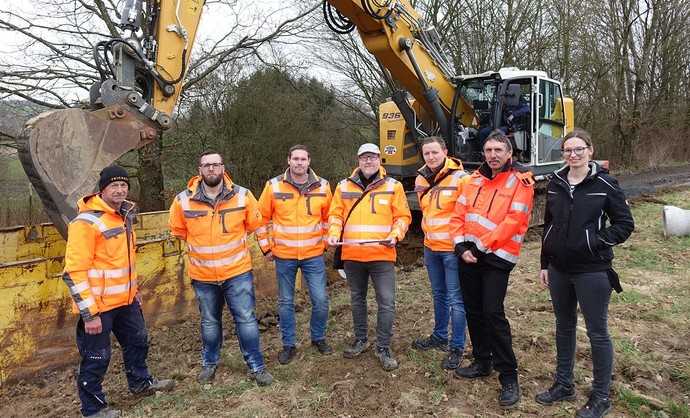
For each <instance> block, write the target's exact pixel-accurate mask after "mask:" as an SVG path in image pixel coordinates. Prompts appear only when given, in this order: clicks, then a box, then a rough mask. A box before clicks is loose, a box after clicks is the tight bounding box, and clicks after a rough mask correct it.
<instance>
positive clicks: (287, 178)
mask: <svg viewBox="0 0 690 418" xmlns="http://www.w3.org/2000/svg"><path fill="white" fill-rule="evenodd" d="M282 180H283V181H284V182H286V183H288V184H290V185H292V186H294V187H295V188H296V189H298V190H299V188H300V185H298V184H297V183H295V181H294V180H293V179H292V176H291V175H290V169H289V168H288V169H286V170H285V173H284V174H283V178H282ZM315 185H319V186H320V185H321V178H320V177H319V176H317V175H316V173H315V172H314V170H312V169H311V168H309V171H308V174H307V182H306V188H305V190H310V189H312V188H314V187H315Z"/></svg>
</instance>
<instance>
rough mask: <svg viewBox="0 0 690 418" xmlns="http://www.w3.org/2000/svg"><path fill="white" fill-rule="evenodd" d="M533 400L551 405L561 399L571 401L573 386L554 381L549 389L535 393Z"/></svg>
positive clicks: (573, 391) (573, 396)
mask: <svg viewBox="0 0 690 418" xmlns="http://www.w3.org/2000/svg"><path fill="white" fill-rule="evenodd" d="M534 400H535V401H537V403H540V404H542V405H553V404H554V403H556V402H561V401H573V400H575V388H574V387H572V386H565V385H562V384H560V383H554V384H553V385H552V386H551V387H550V388H549V390H547V391H545V392H542V393H539V394H537V396H535V397H534Z"/></svg>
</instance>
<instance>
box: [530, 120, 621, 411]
mask: <svg viewBox="0 0 690 418" xmlns="http://www.w3.org/2000/svg"><path fill="white" fill-rule="evenodd" d="M593 153H594V150H593V148H592V140H591V138H590V135H589V133H587V132H586V131H584V130H582V129H575V130H574V131H573V132H571V133H569V134H568V135H567V136H566V137H565V138H564V140H563V158H564V160H565V163H566V165H565V166H564V167H563V168H561V169H559V170H557V171H555V172H554V173H553V177H552V178H551V180H550V182H549V184H548V186H547V196H546V199H547V200H546V213H545V216H544V232H543V234H542V249H541V272H540V273H539V278H540V281H541V283H542V284H543V285H544V286H546V287H548V288H549V292H550V293H551V300H552V303H553V309H554V314H555V315H556V351H557V355H556V360H557V366H556V378H555V382H554V384H553V385H552V386H551V388H550V389H549V390H547V391H545V392H543V393H540V394H538V395H537V396H536V401H537V402H539V403H540V404H543V405H551V404H553V403H554V402H558V401H563V400H573V399H575V388H574V386H573V367H574V363H575V341H576V340H575V330H576V326H577V305H578V304H579V305H580V311H581V312H582V314H583V316H584V318H585V324H586V326H587V336H588V337H589V341H590V344H591V347H592V364H593V369H594V370H593V375H594V379H593V381H592V392H591V395H590V397H589V400H588V401H587V403H586V404H585V406H583V407H582V408H580V409H579V410H578V411H577V415H576V416H577V417H602V416H604V415H606V414H607V413H608V412H609V410H610V409H611V400H610V399H609V387H610V385H611V371H612V367H613V345H612V344H611V338H610V337H609V333H608V325H607V322H608V305H609V299H610V298H611V289H612V288H615V289H616V290H617V291H620V290H621V289H620V284H619V282H618V276H617V275H616V273H615V272H614V271H613V269H612V268H611V260H612V259H613V250H612V247H613V246H614V245H617V244H620V243H622V242H623V241H625V240H626V239H628V237H629V236H630V234H631V233H632V231H633V229H634V223H633V218H632V214H631V213H630V208H629V207H628V204H627V202H626V200H625V195H624V194H623V191H622V190H621V188H620V187H619V186H618V182H617V181H616V179H614V178H613V177H611V176H610V175H609V174H608V171H607V170H606V169H604V168H602V167H601V166H600V165H599V164H597V163H596V162H594V161H592V155H593Z"/></svg>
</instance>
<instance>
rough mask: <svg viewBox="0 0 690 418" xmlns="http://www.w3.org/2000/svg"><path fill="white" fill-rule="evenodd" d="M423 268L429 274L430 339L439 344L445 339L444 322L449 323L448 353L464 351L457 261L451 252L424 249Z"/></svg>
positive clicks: (462, 313)
mask: <svg viewBox="0 0 690 418" xmlns="http://www.w3.org/2000/svg"><path fill="white" fill-rule="evenodd" d="M424 265H425V266H426V270H427V272H428V273H429V281H430V282H431V292H432V295H433V297H434V332H433V335H434V336H435V337H436V338H438V339H440V340H443V341H449V339H448V321H449V320H450V323H451V333H452V334H451V338H450V341H449V345H450V348H451V349H460V350H462V349H464V348H465V326H466V325H467V320H466V318H465V303H464V301H463V299H462V290H461V289H460V275H459V273H458V258H457V257H456V256H455V254H454V253H453V252H452V251H433V250H431V249H429V248H427V247H424Z"/></svg>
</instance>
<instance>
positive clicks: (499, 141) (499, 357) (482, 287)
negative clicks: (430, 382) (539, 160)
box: [450, 130, 534, 408]
mask: <svg viewBox="0 0 690 418" xmlns="http://www.w3.org/2000/svg"><path fill="white" fill-rule="evenodd" d="M483 149H484V159H485V162H484V163H483V164H482V165H481V166H480V167H479V168H478V169H477V170H476V171H475V172H474V173H472V175H471V176H470V178H469V181H468V182H467V183H466V184H465V185H464V186H463V189H462V193H461V194H460V196H459V197H458V200H457V202H456V204H455V208H454V210H453V215H452V216H451V219H450V235H451V238H452V239H453V243H454V244H455V253H456V254H457V255H458V257H460V277H462V280H461V282H460V286H461V288H462V294H463V297H464V300H465V310H466V312H467V327H468V329H469V332H470V339H471V340H472V354H473V356H474V362H473V363H472V364H471V365H470V366H468V367H459V368H457V369H455V376H456V377H458V378H460V377H462V378H467V379H472V378H477V377H481V376H488V375H489V374H491V370H492V368H495V369H496V370H497V371H498V372H499V380H500V382H501V392H500V395H499V399H498V401H499V404H500V406H502V407H504V408H510V407H513V406H515V405H517V403H518V402H519V401H520V387H519V385H518V372H517V360H516V359H515V353H514V352H513V346H512V335H511V332H510V324H509V323H508V320H507V319H506V316H505V310H504V307H503V301H504V299H505V296H506V290H507V288H508V277H509V276H510V271H511V270H512V269H513V267H515V263H517V261H518V256H519V255H520V247H521V244H522V241H523V239H524V236H525V232H526V231H527V227H528V225H529V217H530V212H531V210H532V199H533V197H534V188H533V185H534V180H533V179H532V174H531V173H530V172H529V171H528V170H527V169H526V168H524V167H523V166H521V165H519V164H517V163H514V162H513V161H512V159H511V156H512V152H513V148H512V146H511V143H510V139H509V138H508V137H507V136H506V135H505V134H504V133H503V132H502V131H500V130H495V131H493V132H492V133H491V134H489V136H488V138H487V139H486V142H485V143H484V148H483Z"/></svg>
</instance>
